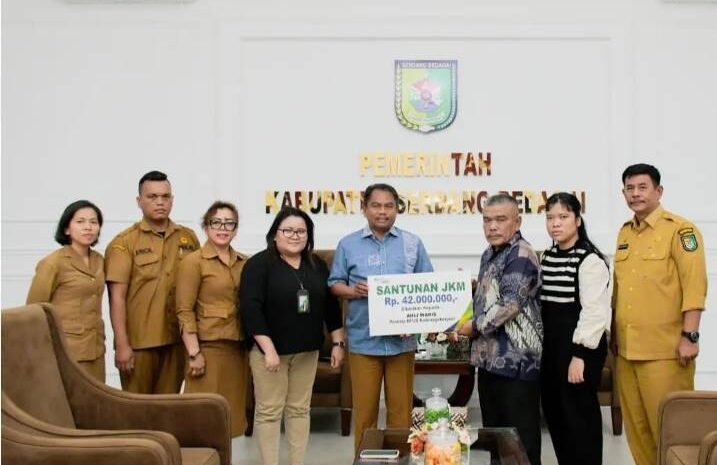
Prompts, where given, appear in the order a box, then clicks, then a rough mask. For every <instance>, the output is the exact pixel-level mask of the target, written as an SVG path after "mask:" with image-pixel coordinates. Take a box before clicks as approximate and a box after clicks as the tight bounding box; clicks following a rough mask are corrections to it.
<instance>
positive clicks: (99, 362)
mask: <svg viewBox="0 0 717 465" xmlns="http://www.w3.org/2000/svg"><path fill="white" fill-rule="evenodd" d="M77 363H79V364H80V366H81V367H82V368H83V369H84V370H85V371H86V372H87V373H89V374H90V376H92V377H93V378H95V379H96V380H97V381H99V382H100V383H104V382H105V354H102V355H100V356H99V357H97V358H96V359H94V360H81V361H78V362H77Z"/></svg>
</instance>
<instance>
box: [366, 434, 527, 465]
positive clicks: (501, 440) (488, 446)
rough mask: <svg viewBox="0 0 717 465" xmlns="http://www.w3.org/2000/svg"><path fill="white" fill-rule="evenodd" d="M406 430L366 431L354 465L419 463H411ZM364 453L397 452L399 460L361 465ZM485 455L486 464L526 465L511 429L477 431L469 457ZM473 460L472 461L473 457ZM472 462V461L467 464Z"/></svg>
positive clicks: (519, 443)
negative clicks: (487, 460) (373, 451)
mask: <svg viewBox="0 0 717 465" xmlns="http://www.w3.org/2000/svg"><path fill="white" fill-rule="evenodd" d="M409 433H410V430H409V429H367V430H366V431H364V434H363V438H361V445H360V446H359V450H358V452H357V453H356V457H355V458H354V465H363V464H367V465H368V464H369V463H371V464H373V465H416V464H417V463H418V464H423V461H422V460H420V461H419V462H415V461H413V460H411V456H410V452H411V451H410V446H409V444H408V443H407V442H406V441H407V440H408V434H409ZM364 449H398V451H399V454H400V455H399V459H398V460H395V461H384V462H382V461H378V462H376V461H374V462H367V461H362V460H361V459H360V458H359V454H360V453H361V451H362V450H364ZM477 451H488V452H489V453H490V463H491V464H500V465H506V464H510V465H530V461H529V460H528V456H527V454H526V453H525V448H524V447H523V443H522V442H521V441H520V437H518V431H517V430H516V429H515V428H480V429H479V430H478V439H477V440H476V441H475V442H474V443H473V444H471V446H470V450H469V451H468V453H469V454H471V455H473V454H479V453H480V452H477ZM474 458H475V457H474ZM471 462H473V460H471Z"/></svg>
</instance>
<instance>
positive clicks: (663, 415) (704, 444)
mask: <svg viewBox="0 0 717 465" xmlns="http://www.w3.org/2000/svg"><path fill="white" fill-rule="evenodd" d="M657 422H658V430H659V432H660V436H659V438H658V444H657V463H658V464H659V465H698V464H699V465H717V391H676V392H671V393H669V394H668V395H667V396H665V398H664V399H663V400H662V402H661V403H660V410H659V412H658V417H657Z"/></svg>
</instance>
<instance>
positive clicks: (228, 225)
mask: <svg viewBox="0 0 717 465" xmlns="http://www.w3.org/2000/svg"><path fill="white" fill-rule="evenodd" d="M238 224H239V223H237V222H236V221H222V220H220V219H219V218H212V219H211V220H209V229H223V230H225V231H234V230H235V229H236V228H237V225H238Z"/></svg>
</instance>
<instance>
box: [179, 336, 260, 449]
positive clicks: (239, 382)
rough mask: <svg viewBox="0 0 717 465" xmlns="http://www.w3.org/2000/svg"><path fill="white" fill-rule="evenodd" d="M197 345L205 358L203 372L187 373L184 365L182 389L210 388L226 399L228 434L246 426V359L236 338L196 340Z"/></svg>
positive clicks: (232, 433)
mask: <svg viewBox="0 0 717 465" xmlns="http://www.w3.org/2000/svg"><path fill="white" fill-rule="evenodd" d="M199 348H200V349H201V351H202V355H204V360H205V362H206V365H205V369H204V375H202V376H200V377H198V378H197V377H192V376H189V374H188V373H189V364H188V363H187V368H186V373H187V375H186V379H185V383H184V392H185V393H189V392H214V393H216V394H219V395H221V396H224V398H225V399H226V400H227V402H229V413H230V416H231V425H232V428H231V435H232V437H237V436H241V435H242V434H244V431H245V430H246V384H247V380H248V379H249V362H248V358H247V353H246V350H244V349H242V347H241V343H240V342H239V341H200V342H199Z"/></svg>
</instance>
